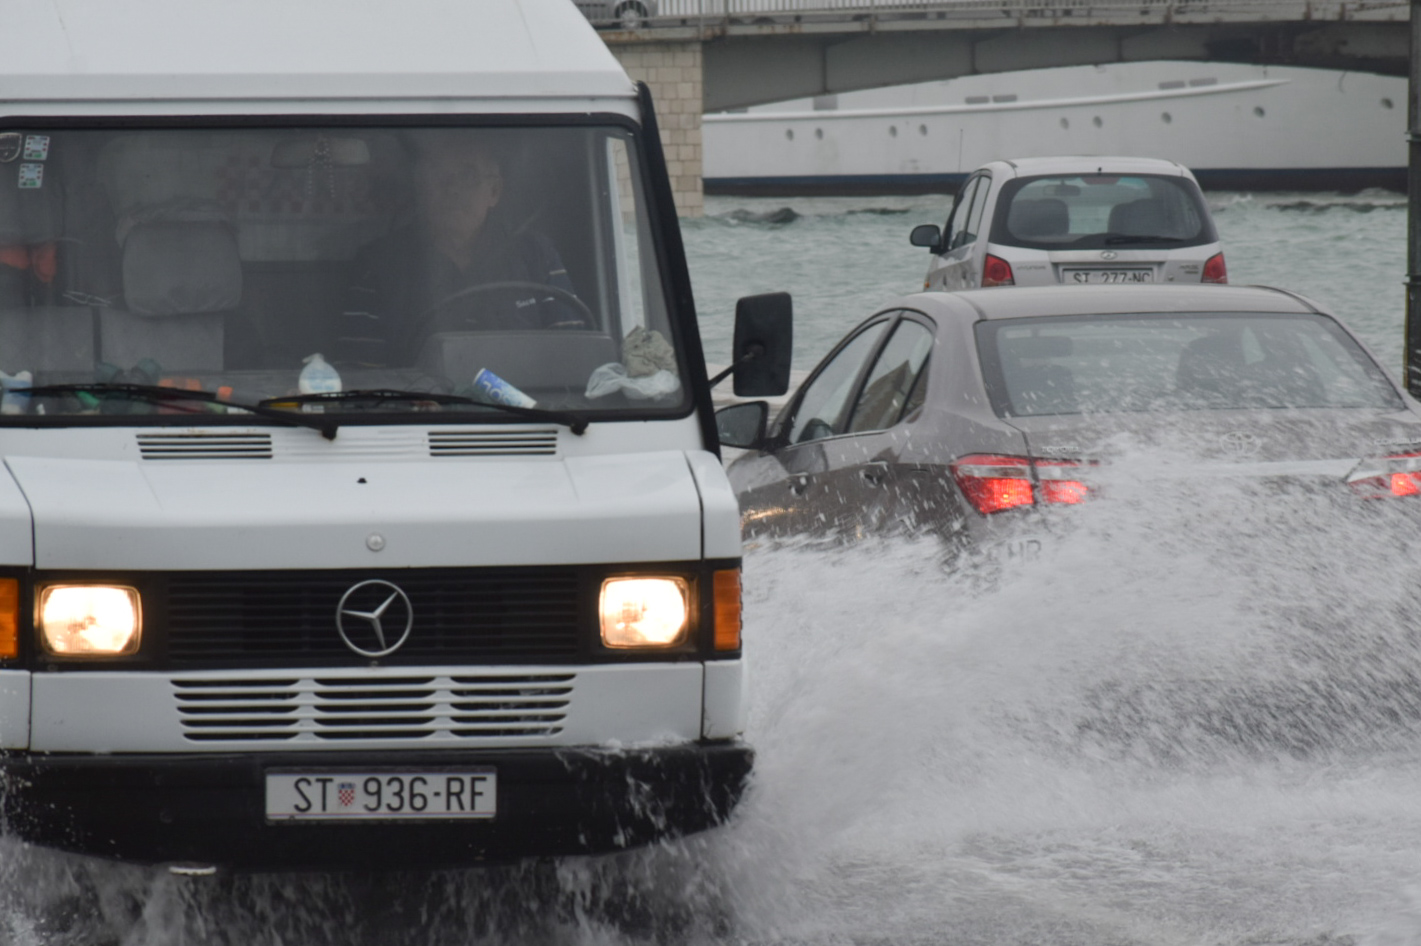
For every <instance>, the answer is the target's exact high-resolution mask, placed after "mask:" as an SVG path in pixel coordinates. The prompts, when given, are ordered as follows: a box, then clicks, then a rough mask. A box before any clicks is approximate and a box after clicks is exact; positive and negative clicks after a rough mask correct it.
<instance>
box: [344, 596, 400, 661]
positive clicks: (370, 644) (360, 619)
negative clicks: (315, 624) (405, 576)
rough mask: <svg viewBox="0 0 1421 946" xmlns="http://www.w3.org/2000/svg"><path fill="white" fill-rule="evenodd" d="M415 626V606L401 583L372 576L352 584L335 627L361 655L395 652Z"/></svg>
mask: <svg viewBox="0 0 1421 946" xmlns="http://www.w3.org/2000/svg"><path fill="white" fill-rule="evenodd" d="M413 629H414V606H413V605H411V604H410V599H409V595H407V594H405V593H404V591H402V590H401V589H400V587H399V586H398V585H394V584H391V583H390V582H388V581H381V580H380V579H378V578H372V579H370V580H369V581H362V582H360V584H358V585H353V586H351V588H350V590H349V591H347V592H346V593H345V594H344V595H342V596H341V599H340V604H338V605H336V630H338V631H339V632H340V639H341V640H343V641H345V646H347V647H349V648H350V649H351V650H353V651H354V652H355V653H357V654H359V655H360V656H362V657H385V656H388V655H389V654H393V653H394V652H395V651H397V650H399V649H400V647H401V646H403V644H404V642H405V641H406V640H408V639H409V636H410V631H412V630H413Z"/></svg>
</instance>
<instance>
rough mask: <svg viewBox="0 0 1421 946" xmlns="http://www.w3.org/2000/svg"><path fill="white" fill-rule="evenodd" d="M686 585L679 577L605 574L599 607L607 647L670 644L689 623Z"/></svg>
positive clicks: (680, 636) (684, 633)
mask: <svg viewBox="0 0 1421 946" xmlns="http://www.w3.org/2000/svg"><path fill="white" fill-rule="evenodd" d="M689 597H690V589H689V587H688V586H687V584H686V582H685V580H684V579H681V578H609V579H607V580H606V581H604V582H602V596H601V602H600V607H599V611H600V612H601V616H602V643H603V644H605V645H606V646H608V647H618V648H625V647H674V646H676V645H677V644H679V643H681V641H682V640H684V639H685V637H686V628H687V627H688V626H689V624H690V620H689V619H690V613H691V612H690V607H689V605H688V603H687V602H688V599H689Z"/></svg>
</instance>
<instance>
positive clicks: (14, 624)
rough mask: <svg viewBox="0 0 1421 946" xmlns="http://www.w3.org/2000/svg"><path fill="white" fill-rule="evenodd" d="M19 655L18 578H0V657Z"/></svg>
mask: <svg viewBox="0 0 1421 946" xmlns="http://www.w3.org/2000/svg"><path fill="white" fill-rule="evenodd" d="M18 656H20V580H19V579H18V578H0V658H5V657H18Z"/></svg>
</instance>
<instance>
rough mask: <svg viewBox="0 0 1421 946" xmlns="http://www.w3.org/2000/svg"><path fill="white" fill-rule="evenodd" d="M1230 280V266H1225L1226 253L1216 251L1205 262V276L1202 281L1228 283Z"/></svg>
mask: <svg viewBox="0 0 1421 946" xmlns="http://www.w3.org/2000/svg"><path fill="white" fill-rule="evenodd" d="M1228 281H1229V271H1228V267H1226V266H1224V254H1222V253H1215V254H1214V255H1213V256H1211V257H1209V259H1208V261H1207V262H1205V263H1204V278H1203V279H1202V280H1200V282H1217V283H1226V282H1228Z"/></svg>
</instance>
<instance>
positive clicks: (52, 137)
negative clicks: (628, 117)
mask: <svg viewBox="0 0 1421 946" xmlns="http://www.w3.org/2000/svg"><path fill="white" fill-rule="evenodd" d="M641 182H642V170H641V168H640V167H639V165H638V154H637V151H636V148H635V145H634V143H633V138H632V135H631V134H630V132H629V130H627V129H625V128H622V127H619V126H615V125H590V124H578V125H560V126H553V127H526V126H519V127H508V126H503V127H470V126H466V125H461V126H458V127H381V128H367V127H349V126H346V127H330V128H320V127H308V128H298V127H283V128H251V127H240V128H216V129H214V128H204V129H191V128H188V129H181V130H175V129H153V130H134V129H132V128H123V129H104V130H99V129H70V128H54V129H44V128H0V372H3V374H0V382H3V383H4V386H5V397H4V401H3V412H0V423H20V424H27V425H33V424H35V423H36V422H39V423H45V424H48V423H56V422H60V423H62V422H64V421H63V420H58V419H59V418H77V417H79V416H88V415H95V416H103V415H115V414H116V415H123V417H122V418H117V417H116V418H114V420H115V421H116V422H120V421H122V422H127V421H129V420H133V421H137V422H140V423H162V424H169V423H171V424H183V423H193V422H194V420H197V419H200V420H201V421H202V422H203V423H211V422H214V421H218V420H220V419H221V417H222V416H224V415H229V416H230V417H231V419H232V420H233V421H237V422H242V423H252V422H254V416H253V415H252V414H250V413H247V412H243V411H239V410H236V409H234V408H227V407H224V406H223V405H221V404H213V403H196V402H193V403H188V402H181V403H179V402H174V401H171V400H165V399H161V398H159V399H145V398H141V397H135V396H131V392H132V390H134V389H132V388H131V387H127V388H126V386H133V385H151V386H158V387H163V388H171V389H178V390H189V391H195V392H196V391H202V392H208V393H212V394H215V395H218V396H219V397H220V398H221V399H222V400H225V401H230V402H234V403H241V404H259V403H264V404H266V405H267V406H268V407H272V406H274V407H276V408H278V409H283V408H285V409H289V410H292V411H300V410H310V409H311V408H309V406H307V405H303V404H300V403H298V402H297V401H295V400H290V401H285V400H283V399H288V398H290V399H294V398H296V397H298V396H299V395H303V394H306V395H319V394H321V393H323V392H325V393H330V392H336V391H339V392H342V393H341V396H340V397H330V398H329V399H328V400H327V401H326V402H325V403H323V404H322V405H321V407H320V408H319V409H320V410H321V411H323V412H340V413H342V414H344V415H348V416H343V417H342V419H341V422H342V423H351V422H356V423H359V422H362V421H363V422H370V423H387V422H391V421H399V420H400V419H401V416H402V415H404V419H407V420H415V419H418V420H421V421H424V422H435V421H439V420H443V419H448V420H456V419H459V420H463V421H465V422H467V421H468V420H470V419H471V417H473V416H476V419H478V420H479V421H483V420H489V421H509V420H519V419H524V420H526V417H523V418H520V417H518V416H516V415H510V414H504V413H501V412H496V411H494V410H491V409H485V408H483V407H482V406H481V403H498V404H506V405H513V406H515V407H517V406H522V407H525V408H526V407H536V408H540V409H547V410H553V411H574V412H577V413H578V414H579V415H582V416H587V417H593V418H597V417H606V418H608V419H615V418H618V417H625V418H628V419H630V418H633V417H646V416H650V415H667V414H682V413H685V412H686V411H687V410H689V405H690V398H689V396H688V394H687V391H686V386H685V383H684V378H685V368H686V360H685V356H684V351H683V350H682V344H683V343H682V340H681V338H680V333H679V331H678V329H677V327H676V326H674V325H673V324H672V321H671V318H670V316H669V314H668V309H667V304H666V293H665V292H664V290H663V286H662V282H661V278H660V274H659V271H658V266H657V261H656V254H655V253H654V252H653V251H652V246H653V244H652V239H651V235H650V221H649V215H648V212H647V208H646V206H645V203H644V199H643V188H642V183H641ZM27 385H32V386H33V388H34V389H35V393H34V394H33V395H26V394H23V393H20V392H21V389H23V388H24V387H25V386H27ZM61 385H67V386H72V387H77V388H81V389H84V390H66V391H57V390H53V389H54V388H55V386H61ZM104 386H111V387H112V390H109V391H107V392H106V391H105V390H104ZM125 389H127V390H129V391H130V394H128V395H126V394H124V393H123V390H125ZM46 391H48V393H45V392H46ZM356 391H379V392H386V394H387V395H389V394H390V392H394V393H396V394H398V393H400V392H405V393H411V394H418V393H427V394H430V395H437V397H431V398H427V399H422V398H418V397H413V396H408V397H405V396H381V397H377V398H361V397H351V396H349V395H350V392H356ZM41 415H43V417H44V418H45V420H43V421H38V420H37V419H38V417H39V416H41ZM140 418H142V419H140Z"/></svg>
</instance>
